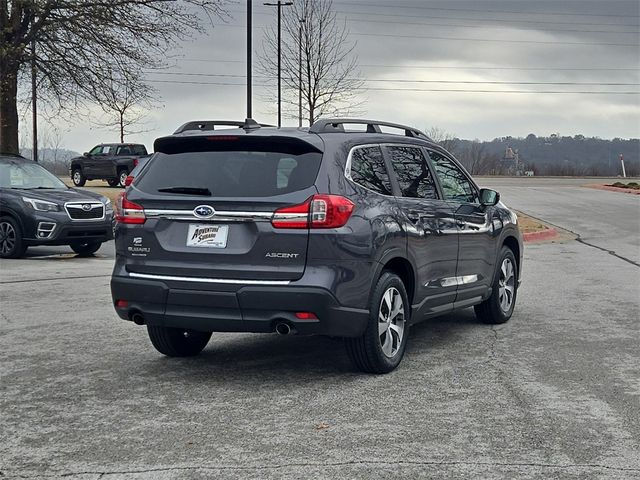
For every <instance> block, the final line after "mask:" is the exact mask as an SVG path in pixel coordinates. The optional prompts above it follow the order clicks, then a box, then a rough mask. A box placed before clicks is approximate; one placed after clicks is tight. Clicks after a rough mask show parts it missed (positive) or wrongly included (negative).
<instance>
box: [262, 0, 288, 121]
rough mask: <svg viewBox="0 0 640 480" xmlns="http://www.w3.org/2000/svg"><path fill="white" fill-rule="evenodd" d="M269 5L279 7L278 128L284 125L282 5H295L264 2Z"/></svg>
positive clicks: (280, 0)
mask: <svg viewBox="0 0 640 480" xmlns="http://www.w3.org/2000/svg"><path fill="white" fill-rule="evenodd" d="M264 5H266V6H268V7H278V128H280V127H281V126H282V7H288V6H290V5H293V2H283V1H282V0H278V3H268V2H267V3H264Z"/></svg>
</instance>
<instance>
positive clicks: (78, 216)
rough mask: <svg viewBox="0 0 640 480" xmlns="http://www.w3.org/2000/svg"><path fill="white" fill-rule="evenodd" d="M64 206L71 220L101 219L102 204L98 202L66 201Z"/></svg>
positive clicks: (102, 214) (102, 215) (102, 212)
mask: <svg viewBox="0 0 640 480" xmlns="http://www.w3.org/2000/svg"><path fill="white" fill-rule="evenodd" d="M64 208H65V209H66V210H67V215H69V218H70V219H71V220H101V219H103V218H104V205H103V204H102V203H99V202H84V203H67V204H66V205H65V206H64Z"/></svg>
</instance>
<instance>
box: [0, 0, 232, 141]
mask: <svg viewBox="0 0 640 480" xmlns="http://www.w3.org/2000/svg"><path fill="white" fill-rule="evenodd" d="M223 2H225V0H175V1H166V0H37V1H36V0H0V72H2V75H1V77H0V151H2V152H8V153H17V152H18V110H17V101H16V98H17V93H18V84H19V81H20V78H21V75H24V74H27V73H30V68H29V66H30V64H31V61H32V60H33V61H35V65H36V70H37V74H38V89H39V95H40V96H45V98H48V99H49V100H51V101H52V102H53V104H54V105H56V106H57V107H59V108H63V107H68V106H75V105H77V102H82V101H83V100H87V99H90V100H95V99H94V98H93V94H94V93H95V89H94V88H93V86H94V85H95V84H96V83H98V82H99V81H100V80H101V78H100V75H102V72H103V70H104V67H110V68H113V69H115V70H117V71H123V72H125V71H126V72H140V71H142V70H143V69H144V68H155V67H159V66H161V65H162V64H163V61H164V60H165V59H166V58H167V54H168V52H169V51H170V49H171V48H173V47H175V46H176V44H177V42H178V41H179V40H182V39H185V38H188V37H189V36H190V35H191V34H193V33H195V32H200V31H203V21H205V20H211V19H212V18H213V17H214V16H221V15H223V9H222V4H223ZM32 42H34V43H35V55H32V53H31V45H32ZM136 81H137V82H140V83H142V79H141V77H136Z"/></svg>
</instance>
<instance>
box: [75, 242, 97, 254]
mask: <svg viewBox="0 0 640 480" xmlns="http://www.w3.org/2000/svg"><path fill="white" fill-rule="evenodd" d="M69 246H70V247H71V249H72V250H73V251H74V252H76V253H77V254H78V255H81V256H83V257H85V256H89V255H93V254H94V253H96V252H97V251H98V250H100V247H101V246H102V242H86V243H72V244H71V245H69Z"/></svg>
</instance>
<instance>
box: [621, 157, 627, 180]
mask: <svg viewBox="0 0 640 480" xmlns="http://www.w3.org/2000/svg"><path fill="white" fill-rule="evenodd" d="M620 164H621V165H622V178H627V172H626V170H625V169H624V156H623V155H622V154H620Z"/></svg>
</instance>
